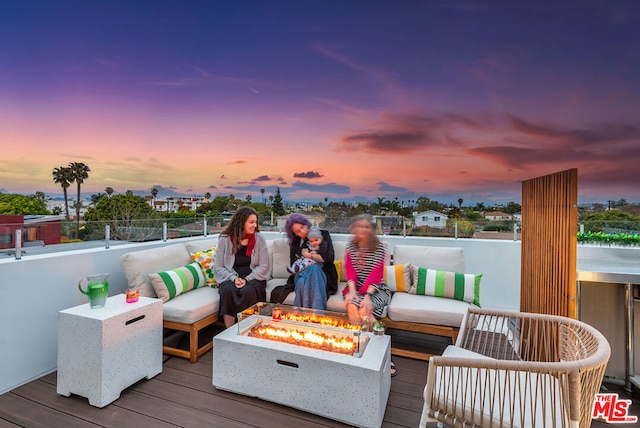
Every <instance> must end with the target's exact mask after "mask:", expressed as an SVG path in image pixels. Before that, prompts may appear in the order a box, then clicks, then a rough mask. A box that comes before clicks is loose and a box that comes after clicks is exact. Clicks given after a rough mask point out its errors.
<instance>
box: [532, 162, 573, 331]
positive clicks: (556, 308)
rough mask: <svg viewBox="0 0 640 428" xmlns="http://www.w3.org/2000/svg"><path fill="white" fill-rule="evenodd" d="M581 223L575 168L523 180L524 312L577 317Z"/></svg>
mask: <svg viewBox="0 0 640 428" xmlns="http://www.w3.org/2000/svg"><path fill="white" fill-rule="evenodd" d="M577 224H578V170H577V169H575V168H574V169H570V170H567V171H561V172H557V173H554V174H550V175H545V176H543V177H538V178H533V179H531V180H526V181H524V182H523V183H522V265H521V273H520V310H521V311H522V312H535V313H541V314H552V315H561V316H566V317H570V318H576V251H577V236H576V234H577V232H578V230H577Z"/></svg>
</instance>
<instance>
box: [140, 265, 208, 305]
mask: <svg viewBox="0 0 640 428" xmlns="http://www.w3.org/2000/svg"><path fill="white" fill-rule="evenodd" d="M149 280H150V281H151V285H152V286H153V289H154V290H155V291H156V294H157V295H158V297H159V298H160V299H162V301H163V302H166V301H168V300H171V299H173V298H174V297H176V296H179V295H180V294H184V293H186V292H187V291H189V290H193V289H194V288H198V287H201V286H203V285H204V284H205V283H206V281H205V279H204V275H203V274H202V269H201V268H200V265H199V264H198V263H197V262H193V263H191V264H190V265H187V266H183V267H179V268H176V269H171V270H168V271H164V272H158V273H150V274H149Z"/></svg>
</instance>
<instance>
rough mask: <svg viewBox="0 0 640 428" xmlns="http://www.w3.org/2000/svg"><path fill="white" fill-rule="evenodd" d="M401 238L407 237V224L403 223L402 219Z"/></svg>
mask: <svg viewBox="0 0 640 428" xmlns="http://www.w3.org/2000/svg"><path fill="white" fill-rule="evenodd" d="M402 237H403V238H406V237H407V223H406V222H405V221H404V218H403V219H402Z"/></svg>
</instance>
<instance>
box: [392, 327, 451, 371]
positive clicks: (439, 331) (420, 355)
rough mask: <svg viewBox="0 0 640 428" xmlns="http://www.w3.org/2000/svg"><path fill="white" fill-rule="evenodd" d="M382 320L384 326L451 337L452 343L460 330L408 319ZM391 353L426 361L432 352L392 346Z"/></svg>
mask: <svg viewBox="0 0 640 428" xmlns="http://www.w3.org/2000/svg"><path fill="white" fill-rule="evenodd" d="M382 322H384V324H385V326H386V328H392V329H396V330H404V331H411V332H413V333H423V334H431V335H434V336H442V337H449V338H451V341H452V343H456V340H457V339H458V333H459V332H460V328H458V327H450V326H446V325H434V324H422V323H416V322H409V321H393V320H392V319H390V318H383V319H382ZM391 355H399V356H401V357H408V358H414V359H417V360H425V361H428V360H429V357H431V355H433V354H430V353H427V352H418V351H410V350H406V349H401V348H395V347H393V346H392V347H391Z"/></svg>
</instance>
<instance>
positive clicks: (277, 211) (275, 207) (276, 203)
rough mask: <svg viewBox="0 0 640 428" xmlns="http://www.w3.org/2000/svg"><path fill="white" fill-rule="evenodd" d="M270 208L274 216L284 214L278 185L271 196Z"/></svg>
mask: <svg viewBox="0 0 640 428" xmlns="http://www.w3.org/2000/svg"><path fill="white" fill-rule="evenodd" d="M271 210H272V211H273V214H274V215H276V216H279V215H284V214H285V213H286V211H285V210H284V205H282V195H281V194H280V187H277V188H276V194H275V195H274V197H273V204H271Z"/></svg>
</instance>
